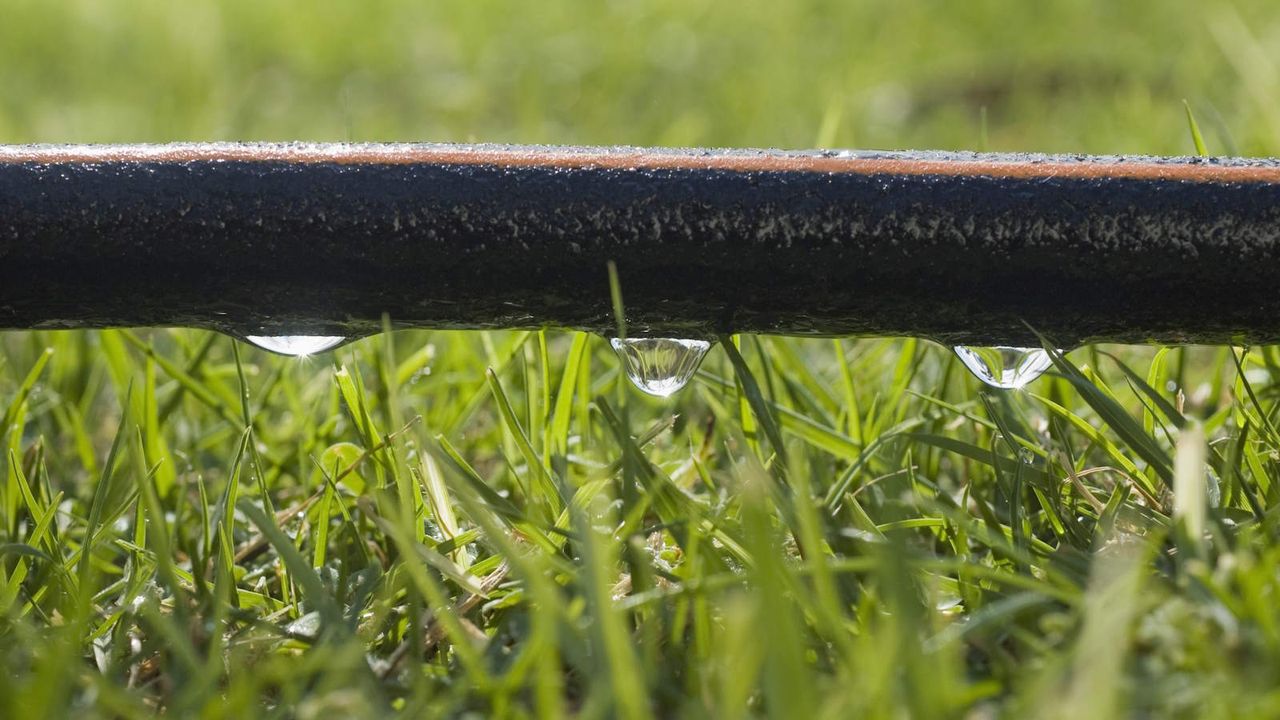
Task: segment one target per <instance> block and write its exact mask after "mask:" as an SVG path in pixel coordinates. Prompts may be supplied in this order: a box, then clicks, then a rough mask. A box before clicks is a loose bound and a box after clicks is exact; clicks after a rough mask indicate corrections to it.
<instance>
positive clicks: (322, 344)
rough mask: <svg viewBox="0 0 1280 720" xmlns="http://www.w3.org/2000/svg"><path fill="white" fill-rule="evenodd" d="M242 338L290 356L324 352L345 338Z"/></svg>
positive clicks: (321, 336)
mask: <svg viewBox="0 0 1280 720" xmlns="http://www.w3.org/2000/svg"><path fill="white" fill-rule="evenodd" d="M244 339H245V340H247V341H248V342H249V343H251V344H252V345H255V346H257V347H260V348H262V349H263V350H266V351H268V352H273V353H276V354H277V355H288V356H290V357H304V356H306V355H314V354H316V353H318V352H324V351H325V350H329V349H330V348H333V347H336V346H337V345H338V344H340V343H341V342H342V341H343V340H346V338H344V337H338V336H335V335H246V336H245V338H244Z"/></svg>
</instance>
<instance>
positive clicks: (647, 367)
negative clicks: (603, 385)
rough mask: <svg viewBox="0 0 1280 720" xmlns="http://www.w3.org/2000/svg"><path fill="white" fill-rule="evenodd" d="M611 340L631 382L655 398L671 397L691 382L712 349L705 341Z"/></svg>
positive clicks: (669, 339) (673, 339)
mask: <svg viewBox="0 0 1280 720" xmlns="http://www.w3.org/2000/svg"><path fill="white" fill-rule="evenodd" d="M609 342H610V344H612V345H613V351H614V352H616V353H617V354H618V359H619V360H621V361H622V367H623V369H624V370H626V373H627V377H628V378H630V380H631V383H632V384H633V385H635V386H636V387H637V388H639V389H640V390H641V391H643V392H646V393H648V394H650V395H653V396H655V397H669V396H670V395H672V394H674V393H676V392H678V391H679V390H680V389H681V388H683V387H684V386H685V385H687V384H689V379H690V378H692V377H693V374H694V373H695V372H697V370H698V365H699V364H700V363H701V362H702V358H703V356H704V355H706V354H707V350H710V349H711V343H710V342H708V341H706V340H682V339H680V338H627V339H626V340H623V339H621V338H613V339H612V340H610V341H609Z"/></svg>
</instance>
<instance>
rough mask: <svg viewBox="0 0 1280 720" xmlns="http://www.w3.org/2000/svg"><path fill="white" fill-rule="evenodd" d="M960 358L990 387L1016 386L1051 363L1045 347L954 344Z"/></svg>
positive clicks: (1034, 376) (1007, 387)
mask: <svg viewBox="0 0 1280 720" xmlns="http://www.w3.org/2000/svg"><path fill="white" fill-rule="evenodd" d="M955 351H956V355H957V356H958V357H959V358H960V362H962V363H964V366H965V367H967V368H969V372H971V373H973V374H974V375H975V376H976V377H977V378H978V379H979V380H981V381H982V382H984V383H986V384H988V385H990V386H991V387H996V388H1001V389H1004V390H1019V389H1021V388H1023V387H1025V386H1026V385H1027V384H1028V383H1030V382H1031V381H1032V380H1035V379H1036V378H1038V377H1040V376H1041V375H1043V374H1044V371H1045V370H1048V369H1049V366H1050V365H1052V364H1053V361H1052V360H1051V359H1049V353H1047V352H1045V351H1044V348H1023V347H1007V346H1004V345H998V346H996V347H965V346H963V345H958V346H956V348H955Z"/></svg>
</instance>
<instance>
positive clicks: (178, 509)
mask: <svg viewBox="0 0 1280 720" xmlns="http://www.w3.org/2000/svg"><path fill="white" fill-rule="evenodd" d="M1120 5H1123V7H1120ZM307 9H308V10H309V11H310V12H302V11H301V10H300V8H299V6H296V5H293V4H289V3H283V2H274V1H268V2H264V3H249V2H245V1H242V0H229V1H228V2H226V3H220V4H213V3H207V2H191V3H185V4H182V5H173V4H163V3H159V2H149V1H146V0H135V1H132V2H125V3H121V4H119V5H118V6H112V8H111V9H110V10H107V9H105V6H101V5H99V4H97V3H91V2H88V0H83V1H80V0H69V1H68V2H66V3H60V4H57V5H55V6H50V5H49V4H48V3H35V2H27V1H26V0H14V1H13V2H11V3H8V5H7V6H6V8H5V13H4V15H5V21H4V22H3V23H0V66H2V67H5V68H6V75H5V77H4V82H3V83H0V135H3V136H4V137H5V139H6V140H7V141H13V142H19V141H46V142H54V141H124V140H134V141H162V140H168V139H216V138H261V139H277V138H291V139H292V138H300V139H346V138H352V139H370V140H377V139H434V140H451V139H454V140H464V139H468V138H470V137H477V138H480V139H483V140H498V141H523V142H538V141H550V142H629V143H638V144H643V143H652V144H707V145H784V146H808V145H814V144H818V145H861V146H868V147H904V146H908V147H909V146H916V147H972V146H974V145H975V144H976V143H979V142H981V143H982V144H986V145H989V146H990V149H997V150H1063V151H1093V152H1166V153H1172V152H1182V153H1191V152H1203V150H1204V149H1205V148H1207V149H1208V150H1209V151H1223V150H1227V151H1238V152H1244V153H1256V154H1263V153H1268V152H1274V151H1275V148H1276V147H1278V146H1280V120H1277V118H1278V117H1280V116H1276V115H1275V114H1274V110H1273V109H1272V108H1273V107H1274V102H1273V101H1274V98H1275V92H1276V90H1277V88H1276V87H1275V84H1276V80H1275V77H1280V75H1277V73H1276V64H1275V63H1274V62H1273V61H1271V60H1270V59H1269V58H1270V57H1273V56H1274V52H1271V50H1273V49H1274V42H1275V41H1274V38H1276V37H1280V15H1277V14H1276V13H1275V11H1274V9H1272V8H1271V7H1270V5H1269V4H1268V3H1265V2H1261V1H1258V2H1240V3H1236V4H1224V3H1192V2H1182V1H1181V0H1170V2H1164V3H1159V4H1155V3H1126V4H1113V3H1096V4H1090V3H1079V2H1075V1H1074V0H1072V1H1070V2H1069V1H1068V0H1060V1H1059V0H1053V1H1050V2H1045V3H1039V4H1036V6H1035V7H1034V8H1032V6H1030V5H1028V6H1027V7H1026V8H1018V7H1011V6H1008V5H1007V4H1006V3H996V2H986V1H983V0H979V1H978V2H974V3H964V4H953V6H946V7H944V6H942V5H939V4H937V3H928V2H902V3H875V2H869V3H863V4H852V3H820V2H812V3H803V4H784V3H755V2H744V3H734V4H733V5H732V6H731V7H730V6H728V5H724V4H720V3H715V2H712V1H711V0H694V1H693V2H683V3H674V2H664V1H662V0H650V1H648V2H639V3H604V4H596V5H589V4H588V5H584V4H578V3H568V2H558V1H553V0H548V1H547V2H544V3H538V4H537V5H536V6H535V5H530V6H528V7H524V6H521V7H506V6H505V5H503V6H498V4H496V3H489V2H473V3H465V4H464V3H438V4H430V5H428V4H418V3H408V2H390V1H379V2H372V3H367V4H340V3H336V2H332V3H326V4H325V5H324V8H323V10H322V11H317V10H315V9H313V8H310V7H308V8H307ZM108 60H109V61H110V62H108ZM1015 61H1016V62H1015ZM1183 97H1187V98H1189V99H1190V103H1189V104H1188V105H1187V106H1183V105H1182V98H1183ZM1193 112H1194V116H1195V120H1191V125H1192V127H1194V128H1195V130H1194V132H1193V133H1189V132H1188V130H1187V125H1188V120H1189V119H1190V118H1191V115H1192V113H1193ZM1197 121H1198V122H1197ZM1202 129H1203V132H1201V130H1202ZM602 271H603V270H602ZM622 291H623V294H624V295H625V288H622ZM0 293H2V290H0ZM0 296H2V295H0ZM623 299H625V298H623ZM1054 361H1055V362H1054V368H1053V370H1052V371H1051V372H1050V374H1049V375H1048V376H1046V377H1045V378H1043V379H1041V380H1038V381H1037V382H1035V383H1033V384H1032V385H1030V386H1029V388H1028V389H1027V390H1025V391H1017V392H999V391H992V390H988V389H985V388H984V387H982V386H981V385H980V384H979V383H977V381H976V380H974V379H973V378H972V377H970V376H969V375H968V373H967V372H966V371H965V369H964V368H963V367H962V366H961V364H960V362H959V361H958V360H957V359H956V358H955V357H954V356H953V355H952V354H951V352H950V351H949V350H948V349H946V348H942V347H939V346H937V345H934V344H932V343H929V342H928V341H925V340H918V339H795V338H776V337H749V336H742V337H735V338H723V339H722V340H721V342H720V343H719V345H718V346H717V347H715V348H713V350H712V351H711V353H710V354H709V356H708V358H707V360H706V361H705V363H704V365H703V367H702V369H701V371H700V372H699V374H698V376H697V377H696V379H695V381H694V382H693V384H692V385H691V386H690V387H689V388H688V389H686V390H685V391H684V392H682V393H681V394H679V395H677V396H675V397H674V398H672V399H670V400H669V401H666V402H658V401H654V400H651V399H648V398H646V397H643V396H641V395H639V394H638V393H637V392H635V391H634V390H633V389H631V388H630V387H629V385H628V384H627V382H626V380H625V378H623V377H622V376H621V375H620V373H619V371H618V365H617V362H616V360H615V359H614V358H613V357H612V354H611V351H610V349H609V347H608V344H607V342H606V341H605V340H604V339H602V338H599V337H594V336H588V335H583V334H578V333H569V332H560V331H554V330H547V331H543V332H537V331H535V332H527V331H508V332H471V333H468V332H443V331H441V332H428V331H412V332H397V333H386V334H382V335H379V336H377V337H371V338H366V339H363V340H360V341H358V342H356V343H353V344H351V345H348V346H345V347H343V348H341V349H339V350H337V351H335V352H333V353H330V354H324V355H320V356H316V357H311V358H305V359H289V358H281V357H277V356H272V355H268V354H266V353H263V352H261V351H259V350H256V349H254V348H251V347H249V346H247V345H238V344H236V343H235V342H234V341H232V340H231V339H229V338H226V337H222V336H219V335H215V334H211V333H206V332H201V331H193V330H138V329H134V330H128V329H117V330H104V331H78V332H46V331H29V332H11V333H6V334H4V335H2V336H0V413H3V414H4V417H3V424H2V425H0V444H2V445H3V448H4V458H3V460H4V465H5V470H4V479H3V483H2V484H0V664H2V665H3V671H0V717H65V716H76V717H140V716H146V715H150V714H154V713H157V712H164V713H166V714H169V715H171V716H175V717H188V716H200V717H209V718H215V717H237V718H238V717H245V716H253V717H256V716H269V717H298V718H309V717H323V716H352V717H378V716H386V715H392V714H402V715H406V716H415V717H417V716H437V715H448V716H508V717H557V716H562V715H566V714H574V715H579V716H583V717H626V718H631V717H637V718H642V717H749V716H761V715H771V716H781V717H807V716H817V717H997V716H1012V717H1073V718H1081V717H1088V718H1105V717H1116V716H1139V717H1194V718H1201V717H1240V716H1257V717H1266V716H1276V715H1280V693H1278V692H1277V691H1276V689H1275V678H1276V677H1278V676H1280V610H1278V609H1277V606H1278V603H1277V601H1276V599H1277V597H1280V576H1278V575H1277V574H1276V572H1275V567H1276V566H1277V563H1278V562H1280V511H1278V510H1277V507H1280V482H1277V481H1278V480H1280V419H1277V409H1278V408H1280V404H1278V400H1280V352H1278V351H1277V349H1276V348H1275V347H1256V348H1201V347H1178V348H1155V347H1149V348H1140V347H1113V346H1105V347H1086V348H1080V349H1076V350H1074V351H1072V352H1071V353H1069V354H1067V355H1066V356H1057V355H1056V356H1055V358H1054Z"/></svg>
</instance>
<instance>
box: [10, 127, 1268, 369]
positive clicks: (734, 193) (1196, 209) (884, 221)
mask: <svg viewBox="0 0 1280 720" xmlns="http://www.w3.org/2000/svg"><path fill="white" fill-rule="evenodd" d="M611 260H612V261H614V262H615V263H616V264H617V267H618V272H619V276H620V279H621V284H622V291H623V297H624V301H625V305H626V311H627V319H628V323H629V328H630V332H631V333H632V334H637V335H642V334H649V335H665V336H678V337H699V336H707V335H712V334H716V333H721V332H763V333H780V334H820V335H916V336H924V337H929V338H933V339H936V340H939V341H942V342H946V343H951V344H977V345H981V344H1039V340H1038V339H1037V338H1036V335H1035V333H1034V332H1033V331H1032V330H1031V328H1034V329H1035V330H1037V331H1039V332H1041V333H1043V334H1044V335H1045V336H1047V337H1048V338H1050V339H1051V340H1052V341H1053V342H1054V343H1056V344H1058V345H1060V346H1063V347H1065V346H1069V345H1073V344H1076V343H1080V342H1085V341H1102V340H1107V341H1132V342H1144V341H1162V342H1205V343H1230V342H1236V343H1239V342H1276V341H1280V165H1278V164H1277V163H1276V162H1275V161H1270V160H1236V159H1213V160H1208V159H1189V158H1112V157H1108V158H1092V157H1074V156H1072V157H1066V156H1025V155H985V154H961V153H869V152H868V153H830V152H811V153H797V152H777V151H704V150H684V151H679V150H646V149H636V148H543V147H506V146H450V145H182V146H117V147H112V146H34V147H18V146H15V147H6V148H0V327H4V328H32V327H41V328H65V327H105V326H191V327H204V328H213V329H218V330H221V331H224V332H229V333H232V334H236V335H248V334H253V335H272V334H335V335H337V334H340V335H347V336H354V335H362V334H367V333H371V332H376V331H377V330H379V329H381V327H382V317H383V314H384V313H385V314H387V315H388V316H389V318H390V319H391V322H392V324H393V325H395V326H397V327H450V328H493V327H539V326H553V327H573V328H581V329H589V330H596V331H601V332H609V331H611V330H612V328H613V327H614V319H613V312H612V307H611V304H610V293H609V282H608V275H607V271H606V265H607V263H608V262H609V261H611Z"/></svg>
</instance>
